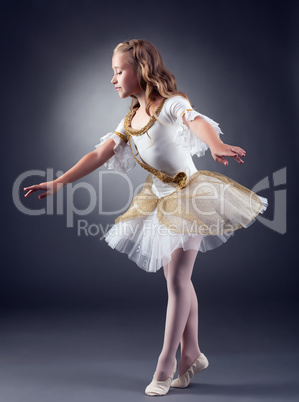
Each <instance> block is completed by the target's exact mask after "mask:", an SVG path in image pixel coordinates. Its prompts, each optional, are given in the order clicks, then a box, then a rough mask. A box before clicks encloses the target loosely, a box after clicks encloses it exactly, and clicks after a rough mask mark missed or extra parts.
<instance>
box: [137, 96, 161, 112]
mask: <svg viewBox="0 0 299 402" xmlns="http://www.w3.org/2000/svg"><path fill="white" fill-rule="evenodd" d="M136 97H137V100H138V102H139V108H140V110H141V111H143V112H145V106H146V100H145V93H144V92H142V93H140V94H137V95H136ZM162 100H163V96H161V95H157V96H156V98H155V100H154V102H153V104H152V105H151V108H150V110H151V111H152V112H154V111H155V110H156V109H157V107H158V106H159V105H160V103H161V102H162Z"/></svg>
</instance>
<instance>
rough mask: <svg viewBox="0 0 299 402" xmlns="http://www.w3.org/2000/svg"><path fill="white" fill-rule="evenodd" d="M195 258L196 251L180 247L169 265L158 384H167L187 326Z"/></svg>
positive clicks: (157, 377)
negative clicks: (161, 382)
mask: <svg viewBox="0 0 299 402" xmlns="http://www.w3.org/2000/svg"><path fill="white" fill-rule="evenodd" d="M196 256H197V250H186V251H184V250H183V249H182V248H179V249H176V250H175V251H174V252H173V253H172V257H171V261H170V263H169V264H168V273H167V291H168V303H167V311H166V323H165V332H164V342H163V347H162V351H161V353H160V356H159V359H158V364H157V367H156V371H155V378H156V379H157V380H158V381H165V380H166V379H167V378H168V377H169V376H170V373H171V370H172V368H173V365H174V361H175V355H176V351H177V348H178V346H179V343H180V340H181V338H182V335H183V332H184V329H185V327H186V323H187V319H188V316H189V313H190V307H191V292H190V288H191V275H192V271H193V266H194V262H195V259H196ZM195 358H196V357H195ZM194 360H195V359H194Z"/></svg>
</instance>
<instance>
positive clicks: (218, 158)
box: [215, 156, 228, 166]
mask: <svg viewBox="0 0 299 402" xmlns="http://www.w3.org/2000/svg"><path fill="white" fill-rule="evenodd" d="M215 160H216V162H219V163H222V165H225V166H227V165H228V161H227V160H226V159H225V158H223V157H222V156H216V158H215Z"/></svg>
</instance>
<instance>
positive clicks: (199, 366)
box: [170, 353, 209, 388]
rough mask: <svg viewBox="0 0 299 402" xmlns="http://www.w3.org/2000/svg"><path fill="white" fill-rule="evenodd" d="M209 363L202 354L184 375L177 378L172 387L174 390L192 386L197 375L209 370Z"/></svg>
mask: <svg viewBox="0 0 299 402" xmlns="http://www.w3.org/2000/svg"><path fill="white" fill-rule="evenodd" d="M208 365H209V361H208V359H207V358H206V356H205V355H204V354H203V353H201V354H200V355H199V356H198V358H197V359H196V360H195V361H194V362H193V363H192V365H191V366H190V367H189V368H188V370H187V371H186V372H185V373H184V374H183V375H182V376H178V378H175V379H174V380H173V381H172V382H171V384H170V386H171V387H174V388H186V387H188V385H189V384H190V382H191V380H192V378H193V377H194V375H195V374H197V373H199V372H200V371H202V370H204V369H205V368H207V367H208Z"/></svg>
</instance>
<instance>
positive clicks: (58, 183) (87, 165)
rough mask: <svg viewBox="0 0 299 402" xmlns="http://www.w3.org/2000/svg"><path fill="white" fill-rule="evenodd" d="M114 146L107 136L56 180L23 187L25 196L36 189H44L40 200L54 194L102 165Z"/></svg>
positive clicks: (112, 153)
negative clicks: (105, 139)
mask: <svg viewBox="0 0 299 402" xmlns="http://www.w3.org/2000/svg"><path fill="white" fill-rule="evenodd" d="M114 147H115V142H114V141H113V139H111V138H109V139H108V140H107V141H105V142H104V143H103V144H102V145H101V146H99V147H98V148H97V149H95V150H94V151H92V152H89V153H88V154H86V155H84V156H83V157H82V158H81V159H80V160H79V161H78V162H77V163H76V165H74V166H73V167H72V168H71V169H69V170H68V171H67V172H65V173H64V174H63V175H62V176H60V177H58V178H57V179H56V180H53V181H48V182H44V183H40V184H34V185H32V186H30V187H25V188H24V191H27V193H26V194H25V197H28V196H29V195H30V194H31V193H33V192H34V191H37V190H46V191H45V192H44V193H42V194H40V195H39V197H38V198H39V199H40V200H41V199H42V198H44V197H47V196H48V195H53V194H55V193H56V192H57V191H58V190H59V189H60V188H61V187H63V186H64V185H65V184H67V183H72V182H73V181H76V180H78V179H81V177H84V176H86V175H88V174H89V173H91V172H93V171H94V170H96V169H97V168H99V167H100V166H102V165H103V164H104V163H105V162H107V160H108V159H110V158H111V157H112V156H113V155H114V150H113V148H114Z"/></svg>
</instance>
